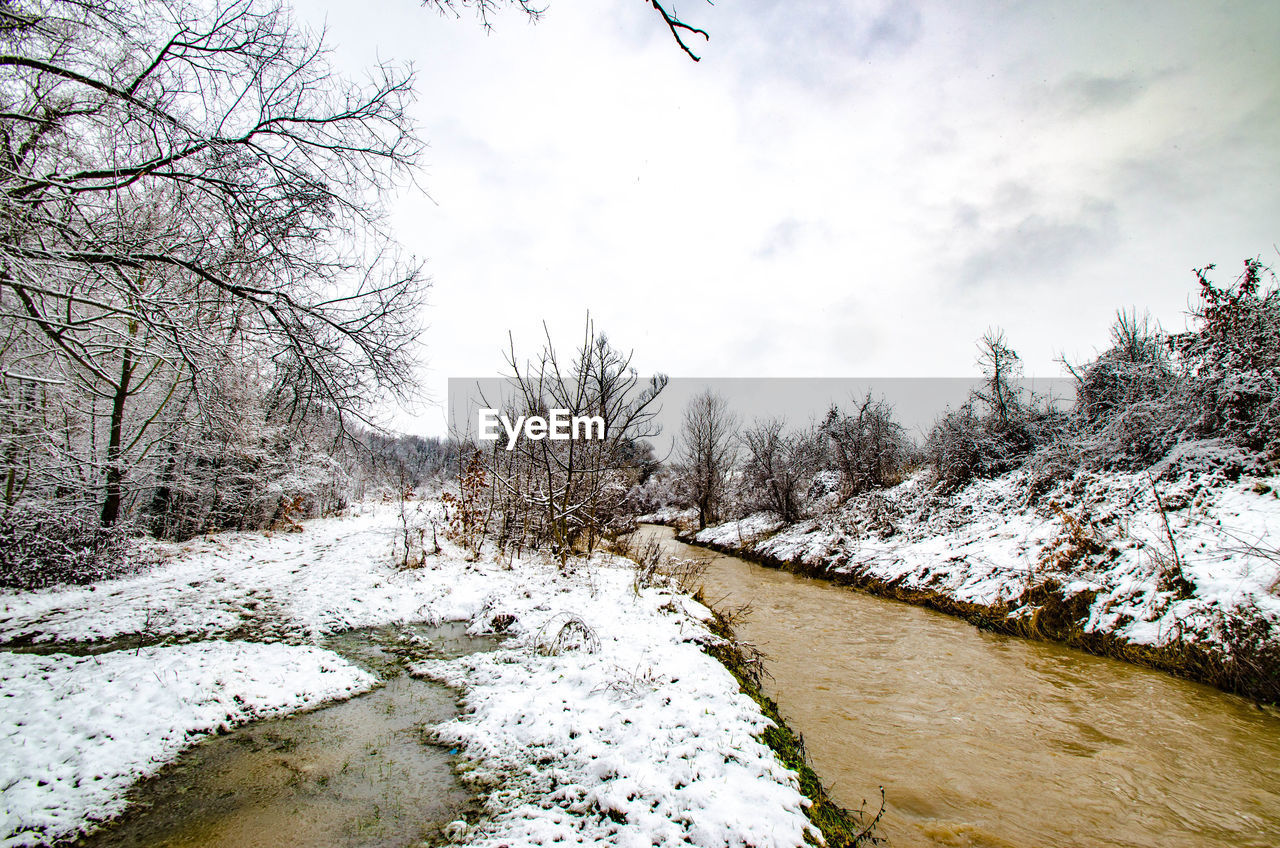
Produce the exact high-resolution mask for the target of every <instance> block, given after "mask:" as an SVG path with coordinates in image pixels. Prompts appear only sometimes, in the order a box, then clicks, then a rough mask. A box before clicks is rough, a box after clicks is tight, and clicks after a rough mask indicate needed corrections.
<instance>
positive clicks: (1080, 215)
mask: <svg viewBox="0 0 1280 848" xmlns="http://www.w3.org/2000/svg"><path fill="white" fill-rule="evenodd" d="M294 4H295V9H296V12H297V15H298V18H299V20H300V21H301V22H302V23H304V24H306V25H309V26H314V27H320V26H325V25H327V28H328V35H327V41H328V43H329V44H330V45H331V46H332V47H333V48H334V50H335V60H336V62H337V63H338V65H339V66H340V67H341V68H343V69H345V70H347V71H348V72H355V71H358V69H359V68H360V67H362V66H366V65H369V64H371V63H372V62H374V61H376V60H377V59H378V58H382V59H386V60H392V61H407V62H412V63H413V65H414V67H415V69H416V72H417V81H418V82H417V92H418V102H417V105H416V106H415V109H414V114H415V117H416V118H417V120H418V121H419V122H420V125H421V130H422V134H423V137H424V138H425V140H426V141H427V142H428V143H429V145H430V147H429V149H428V150H427V153H426V156H425V158H424V168H423V171H422V174H421V176H420V179H419V182H420V184H421V187H422V189H423V190H425V192H426V193H427V194H429V197H428V196H426V195H425V194H423V193H422V192H421V191H419V190H417V189H410V190H406V191H405V192H403V193H402V194H401V196H399V197H398V198H397V199H396V200H395V203H394V206H393V226H394V229H395V232H396V233H397V234H398V237H399V240H400V241H401V243H402V244H404V245H405V246H406V247H407V248H408V249H409V250H410V251H412V252H413V253H415V254H417V255H418V256H419V257H421V258H424V259H426V260H428V269H429V273H430V275H431V278H432V280H433V288H432V292H431V306H430V308H429V309H428V310H427V312H426V314H425V315H424V320H425V322H426V323H427V324H428V325H429V329H428V331H427V332H426V334H425V341H426V349H425V351H424V359H425V361H426V362H427V368H426V370H425V371H424V383H425V386H426V389H427V390H428V391H429V392H430V393H431V394H433V395H434V396H435V397H436V398H437V400H438V401H439V402H441V403H442V402H443V400H444V394H445V386H446V380H447V378H449V377H461V376H472V375H474V376H486V375H491V374H493V373H495V372H496V371H498V369H499V368H500V367H501V365H502V359H501V353H500V349H501V348H502V347H503V345H504V344H505V339H506V333H507V331H508V330H511V331H513V332H514V333H515V337H516V341H517V345H518V346H521V347H523V348H525V349H528V350H529V352H530V353H532V349H533V347H534V346H535V345H536V343H537V342H538V339H539V334H540V332H541V321H543V320H544V319H545V320H546V321H547V322H548V323H549V324H550V326H551V328H552V331H553V333H554V334H556V335H557V337H559V338H561V339H564V345H565V347H566V348H567V347H570V346H571V345H572V344H573V342H574V340H576V338H577V337H578V334H580V331H581V324H582V321H583V318H584V316H585V313H586V310H587V309H590V310H591V314H592V316H593V317H594V318H595V319H596V322H597V325H598V326H599V327H600V328H602V329H604V330H605V331H607V332H608V334H609V335H610V337H611V338H612V339H613V340H614V341H615V343H616V344H617V345H618V346H620V347H624V348H634V349H635V352H636V358H635V364H636V365H637V367H639V368H640V370H641V372H643V373H648V372H651V371H664V372H667V373H669V374H672V375H674V376H678V377H703V376H706V377H725V376H743V377H745V376H754V377H899V376H917V377H918V376H970V375H973V374H975V373H976V372H977V366H976V364H975V355H976V350H975V341H976V339H977V338H978V337H979V336H980V335H981V334H982V333H983V331H984V330H985V329H986V328H988V327H990V326H999V327H1002V328H1004V329H1005V331H1006V332H1007V334H1008V338H1009V341H1010V342H1011V344H1012V345H1013V347H1014V348H1015V349H1017V350H1018V351H1019V352H1020V353H1021V355H1022V357H1023V359H1024V361H1025V363H1026V372H1027V373H1028V375H1034V376H1040V377H1049V376H1057V375H1059V374H1061V369H1060V367H1059V366H1058V365H1057V364H1056V362H1055V359H1056V358H1057V357H1058V356H1060V355H1062V354H1066V355H1067V356H1068V357H1070V358H1073V359H1079V358H1083V357H1087V356H1089V355H1091V354H1092V353H1095V352H1096V351H1097V350H1099V349H1101V348H1102V347H1103V346H1104V345H1105V342H1106V336H1107V328H1108V325H1109V323H1110V320H1111V317H1112V315H1113V314H1114V312H1115V310H1116V309H1117V308H1120V307H1129V306H1137V307H1139V308H1143V309H1150V311H1151V313H1152V314H1153V315H1154V316H1155V317H1156V318H1158V319H1159V320H1160V321H1161V322H1162V323H1163V324H1164V325H1165V327H1166V328H1170V329H1181V328H1182V327H1183V326H1184V320H1185V312H1186V309H1187V307H1188V304H1189V302H1190V298H1191V296H1192V294H1193V292H1194V284H1195V278H1194V276H1193V274H1192V273H1191V269H1192V268H1193V267H1197V266H1201V265H1204V264H1206V263H1210V262H1214V263H1217V264H1218V266H1219V269H1220V270H1219V273H1218V275H1217V276H1218V279H1219V280H1221V281H1223V282H1226V281H1229V280H1230V279H1233V278H1234V277H1235V276H1236V275H1237V273H1238V268H1239V265H1240V262H1241V261H1242V260H1243V259H1244V258H1245V257H1248V256H1261V257H1262V258H1263V260H1264V261H1266V262H1267V263H1268V264H1274V263H1276V262H1277V261H1278V260H1280V255H1278V254H1277V250H1276V247H1275V245H1277V244H1280V214H1278V213H1280V86H1277V84H1276V81H1277V80H1280V3H1276V2H1274V0H1271V2H1258V3H1245V2H1239V3H1222V4H1215V3H1209V2H1189V3H1180V2H1170V0H1164V2H1154V3H1116V2H1106V3H1088V2H1072V3H1049V2H1043V3H1018V2H1006V3H1000V2H988V0H972V2H968V0H949V2H938V3H928V2H926V3H911V2H834V0H832V2H821V0H812V2H804V3H798V2H795V0H790V2H782V0H720V2H718V3H717V4H716V5H715V6H711V5H708V4H706V3H702V2H698V0H684V2H682V3H680V4H679V5H678V7H677V8H678V9H679V12H680V13H681V14H682V16H683V17H684V18H685V19H687V20H688V21H690V22H691V23H695V24H697V25H699V26H703V27H704V28H706V29H707V30H708V31H709V32H710V33H711V40H710V42H709V43H706V44H699V45H696V46H697V48H698V52H700V53H701V55H702V57H703V58H702V61H701V62H700V63H694V62H692V61H690V60H689V59H688V58H687V57H686V56H685V55H684V54H683V53H681V52H680V50H679V49H678V47H677V46H676V45H675V44H674V42H673V41H672V40H671V38H670V36H669V34H668V33H667V31H666V28H665V27H664V26H663V25H662V22H661V20H660V19H659V18H657V16H656V15H655V14H654V13H653V12H652V11H651V10H650V9H649V8H648V6H647V4H646V3H645V2H644V0H549V6H550V8H549V11H548V12H547V14H546V15H545V17H544V19H543V20H542V21H541V22H540V23H538V24H537V25H530V24H529V23H528V22H527V21H526V20H525V19H524V18H523V17H522V16H521V15H519V14H518V13H516V12H512V11H507V12H504V13H503V14H501V15H499V16H498V17H496V18H495V19H494V21H493V23H494V25H495V29H494V31H493V32H491V33H489V34H487V35H486V34H485V33H484V31H483V30H482V29H481V27H480V26H479V24H478V23H477V22H476V21H475V20H474V19H472V18H470V17H466V16H464V17H463V18H462V19H460V20H452V19H448V18H443V17H441V16H440V15H438V14H436V13H434V12H432V11H429V10H427V9H423V8H421V7H420V6H419V5H418V4H417V3H415V2H412V0H377V2H372V3H352V2H351V0H294ZM442 422H443V416H442V414H441V413H440V411H439V410H438V409H432V408H431V407H429V406H427V407H423V408H422V409H419V410H416V411H415V412H413V413H411V414H401V415H399V417H398V418H397V422H396V423H397V425H398V426H399V427H400V428H401V429H404V430H407V431H410V432H422V433H438V432H440V429H441V427H442V426H443V425H442Z"/></svg>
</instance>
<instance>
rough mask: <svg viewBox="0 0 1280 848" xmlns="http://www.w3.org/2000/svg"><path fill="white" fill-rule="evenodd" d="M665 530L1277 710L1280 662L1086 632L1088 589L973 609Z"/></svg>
mask: <svg viewBox="0 0 1280 848" xmlns="http://www.w3.org/2000/svg"><path fill="white" fill-rule="evenodd" d="M651 523H654V524H659V523H662V522H656V521H655V522H651ZM665 526H669V527H672V528H673V529H674V530H675V531H676V532H675V539H676V541H678V542H681V543H683V544H686V545H690V546H693V547H697V548H703V549H706V550H712V551H715V552H717V553H722V554H726V555H729V556H735V557H738V558H740V559H745V560H747V561H749V562H754V563H756V564H757V565H762V566H764V567H766V568H776V569H779V570H781V571H786V572H788V573H791V574H796V575H799V576H801V577H809V578H813V579H818V580H826V581H828V582H830V583H834V584H835V585H837V586H847V587H849V588H852V589H857V590H861V591H864V592H868V593H869V594H873V595H878V596H880V597H884V598H889V599H891V600H895V601H902V602H903V603H908V604H912V605H914V606H919V607H926V608H928V609H932V610H935V611H937V612H941V613H946V614H947V615H951V616H955V617H957V618H962V619H964V620H965V621H968V622H969V623H970V624H972V625H974V626H976V627H979V628H981V629H983V630H988V631H991V632H994V633H1001V634H1004V635H1008V636H1019V637H1021V638H1024V639H1035V640H1039V641H1044V642H1057V643H1059V644H1062V645H1066V646H1067V647H1070V648H1075V649H1077V650H1081V651H1084V652H1085V653H1089V654H1093V655H1095V656H1100V657H1108V658H1111V659H1118V660H1123V661H1125V662H1128V663H1132V664H1133V665H1138V666H1142V667H1144V668H1151V669H1155V670H1157V671H1162V672H1165V673H1167V674H1172V675H1174V676H1175V677H1181V678H1183V679H1185V680H1191V681H1193V682H1196V683H1203V684H1205V685H1208V686H1212V687H1214V688H1216V689H1220V690H1222V691H1224V692H1228V693H1230V694H1233V695H1240V696H1242V697H1245V698H1248V699H1250V700H1252V701H1254V702H1255V703H1258V704H1260V705H1269V706H1276V705H1280V657H1276V658H1269V659H1270V661H1269V662H1267V663H1265V664H1263V665H1262V666H1260V667H1253V665H1252V663H1250V662H1246V661H1245V660H1243V659H1241V658H1238V657H1235V656H1232V655H1230V654H1227V653H1225V652H1222V651H1214V650H1209V649H1206V648H1205V647H1204V646H1202V645H1199V644H1195V643H1191V642H1188V641H1186V640H1178V641H1176V642H1173V643H1170V644H1166V645H1144V644H1139V643H1135V642H1130V641H1128V640H1125V639H1122V638H1120V637H1118V636H1116V635H1114V634H1112V633H1105V632H1086V631H1085V630H1084V628H1083V627H1082V626H1081V624H1080V622H1081V620H1082V619H1084V618H1086V617H1087V613H1088V610H1089V607H1090V606H1091V605H1092V604H1093V601H1094V598H1095V593H1093V592H1089V591H1086V592H1080V593H1077V594H1075V595H1067V594H1066V593H1065V592H1064V591H1063V590H1062V587H1061V586H1060V585H1059V584H1057V583H1056V582H1053V581H1049V582H1045V583H1041V584H1038V585H1036V586H1033V587H1031V588H1029V589H1027V590H1024V592H1023V593H1022V595H1021V596H1019V597H1018V598H1016V599H1015V600H1014V602H1013V603H999V604H990V605H989V604H979V603H973V602H970V601H961V600H958V599H956V598H953V597H951V596H950V595H947V594H945V593H943V592H937V591H934V590H931V589H921V588H916V587H910V586H905V585H903V580H901V579H899V580H884V579H882V578H879V577H876V576H874V575H871V574H868V573H865V572H858V571H833V570H831V563H830V562H822V563H813V564H810V563H805V562H802V561H799V560H789V559H783V558H780V557H775V556H772V555H770V554H760V553H758V552H756V551H754V550H752V549H751V548H748V547H735V546H732V545H721V544H718V543H715V542H704V541H697V540H695V538H694V535H695V533H696V531H693V532H690V531H687V530H682V529H680V528H679V527H675V526H674V525H672V524H666V525H665ZM754 541H760V540H759V539H756V540H754ZM1024 607H1025V608H1028V609H1032V610H1033V612H1032V614H1031V615H1029V616H1019V617H1011V616H1010V613H1011V612H1012V611H1013V610H1015V609H1020V608H1024Z"/></svg>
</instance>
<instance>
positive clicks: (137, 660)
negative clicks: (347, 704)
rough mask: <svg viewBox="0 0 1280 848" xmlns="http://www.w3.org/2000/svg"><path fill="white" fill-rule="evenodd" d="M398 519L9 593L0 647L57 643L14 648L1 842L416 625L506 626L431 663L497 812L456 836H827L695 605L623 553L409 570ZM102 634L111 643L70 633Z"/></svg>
mask: <svg viewBox="0 0 1280 848" xmlns="http://www.w3.org/2000/svg"><path fill="white" fill-rule="evenodd" d="M428 508H433V507H431V506H430V505H428ZM399 530H400V516H399V510H398V508H396V507H390V506H380V507H367V508H365V509H364V510H363V511H362V512H360V514H357V515H353V516H351V517H347V518H340V519H327V520H322V521H315V522H310V523H308V524H307V525H306V529H305V530H304V531H303V532H301V533H296V534H293V533H291V534H277V535H274V536H269V535H267V534H256V533H243V534H227V535H223V536H218V537H212V538H208V539H201V540H196V541H193V542H191V543H188V544H186V545H182V546H174V547H171V548H168V549H166V550H165V554H166V555H167V558H166V561H164V562H163V563H161V564H160V565H157V566H155V567H153V568H151V569H150V570H148V571H146V572H145V573H141V574H138V575H135V576H131V577H126V578H123V579H119V580H113V581H106V582H103V583H99V584H96V585H94V586H89V587H78V588H66V589H58V590H49V591H43V592H34V593H21V594H18V593H8V594H4V595H0V642H3V643H4V644H6V645H10V646H12V645H15V644H23V645H30V646H35V647H43V648H47V649H51V650H53V651H55V652H54V653H49V654H45V655H33V654H21V653H15V652H13V651H11V650H5V651H0V675H2V678H0V679H3V687H4V692H3V694H4V697H3V698H0V788H2V791H3V800H4V819H3V826H2V827H0V845H6V846H9V845H13V846H17V845H34V844H41V843H42V842H47V841H50V840H53V839H56V838H60V837H66V836H68V835H71V834H74V833H75V832H77V831H78V830H81V829H83V828H85V827H88V826H90V825H91V822H92V821H94V820H98V819H101V818H104V817H107V816H110V815H113V814H115V813H117V812H119V810H120V808H121V804H122V800H121V798H122V794H123V792H124V791H125V790H126V789H127V788H128V786H129V785H130V784H131V783H132V782H133V781H134V780H136V779H137V778H138V777H140V776H142V775H145V774H148V773H151V772H154V771H155V770H156V769H158V768H159V767H160V766H161V765H163V764H164V763H165V762H166V761H168V760H170V759H172V758H173V757H174V756H175V755H176V754H177V752H178V751H179V750H181V748H182V747H183V746H184V745H186V744H189V743H190V742H193V741H196V740H197V739H198V738H199V737H200V736H202V735H203V734H206V733H209V732H212V731H216V730H217V729H219V728H220V727H223V726H229V725H231V724H236V723H241V722H244V721H248V720H252V719H254V718H257V717H260V716H265V715H274V714H280V713H283V712H287V711H290V710H296V709H302V708H306V707H311V706H315V705H318V704H321V703H323V702H324V701H326V700H330V699H333V698H340V697H346V696H349V695H352V694H355V693H358V692H360V691H364V690H366V689H368V688H369V687H371V686H374V685H377V681H376V679H375V678H373V677H372V676H370V675H369V674H368V673H366V672H365V671H362V670H361V669H359V668H356V667H355V666H353V665H351V664H350V663H348V662H347V661H346V660H344V659H342V658H341V657H340V656H338V655H337V654H334V653H332V652H330V651H328V650H325V649H323V648H321V647H319V646H318V642H319V640H320V639H321V638H322V637H323V636H324V635H326V634H331V633H334V632H339V631H342V630H346V629H350V628H354V627H368V626H375V625H381V624H388V623H395V622H414V621H425V622H430V623H441V622H445V621H465V622H468V623H469V626H470V630H471V632H475V633H484V632H494V631H502V632H504V633H505V634H507V637H508V638H507V639H506V640H505V641H504V642H503V643H502V645H501V647H500V648H498V649H497V650H495V651H492V652H488V653H483V654H475V655H471V656H468V657H464V658H461V659H456V660H447V661H446V660H428V661H423V662H420V663H419V664H418V665H417V666H416V669H415V670H416V671H417V672H418V673H420V674H423V675H425V676H429V677H433V678H436V679H440V680H443V681H446V682H448V683H449V684H451V685H453V686H455V687H457V688H458V689H459V690H460V691H461V693H462V694H461V697H462V700H463V704H464V707H465V709H464V711H463V714H462V715H461V716H460V717H459V718H458V719H456V720H454V721H452V722H448V723H446V724H444V725H442V726H440V727H438V728H436V729H435V733H436V735H437V736H438V737H439V738H440V739H441V740H442V741H445V742H447V743H449V744H451V745H454V746H456V749H457V750H458V751H459V758H460V762H459V769H460V771H461V773H462V775H463V777H464V780H465V781H466V782H467V783H468V785H470V786H471V787H472V788H473V789H474V790H475V791H476V792H477V794H478V795H479V796H480V798H481V800H482V802H483V807H484V815H483V816H481V817H480V819H479V820H478V821H475V822H472V823H470V824H469V825H463V824H461V823H458V824H455V826H453V827H452V828H451V836H453V837H454V838H461V839H464V840H465V841H466V842H469V843H471V844H476V845H494V846H496V845H500V844H504V843H506V844H517V843H518V844H530V843H539V842H541V843H550V842H555V841H557V840H564V841H571V842H577V841H579V840H586V841H603V842H608V843H609V844H615V845H646V846H648V845H677V844H679V845H686V844H695V845H708V846H718V845H755V846H774V845H776V846H796V845H802V844H804V842H805V836H806V834H811V833H813V830H812V826H811V825H810V823H809V821H808V819H807V818H806V816H805V813H804V809H805V806H806V805H807V803H808V802H807V801H806V800H805V799H804V798H803V797H802V795H801V794H800V792H799V789H798V784H797V780H796V777H795V774H794V773H793V772H791V771H788V770H787V769H785V768H783V767H782V766H781V765H780V764H779V762H778V760H777V758H776V757H775V755H774V754H773V752H772V751H771V750H770V749H769V748H767V747H766V746H765V745H764V744H763V743H761V742H760V741H758V737H759V735H760V733H761V732H762V731H763V730H764V729H765V727H766V726H767V719H765V718H764V716H763V715H762V714H761V712H760V709H759V707H758V706H757V705H756V703H755V702H754V701H752V700H751V699H750V698H749V697H748V696H746V695H744V694H742V693H741V692H740V691H739V686H738V684H737V682H736V681H735V680H734V678H733V677H732V676H731V675H730V674H729V672H728V671H726V670H725V669H724V668H723V667H722V666H721V665H720V664H719V663H718V662H717V661H716V660H714V659H713V658H711V657H710V656H708V655H707V654H706V653H705V652H704V651H703V649H702V648H703V646H705V645H708V644H712V643H714V642H715V640H716V638H717V637H715V636H713V635H712V634H711V633H710V631H709V630H708V629H707V627H706V625H705V623H704V622H705V619H706V618H707V616H708V611H707V610H706V609H705V608H704V607H703V606H702V605H700V604H698V603H696V602H694V601H692V600H690V599H689V598H687V597H683V596H680V595H676V594H672V593H671V592H669V591H666V590H663V589H660V588H652V587H650V588H642V587H638V586H637V585H636V583H635V581H634V572H633V570H632V568H631V566H630V563H629V562H628V561H626V560H621V559H618V558H614V557H604V556H597V557H596V558H594V559H593V560H592V561H591V562H589V563H583V562H579V563H571V567H570V568H569V569H567V570H565V569H561V568H560V567H559V565H558V564H557V563H554V562H546V561H543V560H540V559H537V558H532V557H525V558H516V559H514V560H511V561H508V560H506V559H504V560H503V561H502V562H501V563H499V562H495V561H492V560H491V559H485V558H484V557H481V558H480V559H479V560H478V561H467V558H466V557H464V556H463V553H462V552H461V551H460V550H458V549H456V548H454V547H453V546H451V545H449V544H448V543H447V542H444V541H443V539H442V540H441V542H442V546H443V548H442V550H441V552H440V553H438V554H434V555H428V556H427V558H426V561H425V563H424V564H423V566H422V567H420V568H415V569H409V570H401V569H397V568H396V567H395V566H394V564H393V560H392V556H391V549H392V543H393V540H394V538H395V536H396V534H397V532H398V531H399ZM104 640H117V641H116V642H112V643H110V644H109V645H107V646H106V647H110V648H113V649H114V650H107V651H105V652H102V653H96V654H94V655H92V656H84V657H75V656H71V655H70V654H69V653H67V652H66V651H67V650H69V649H72V648H76V649H79V648H82V647H85V646H87V644H89V643H93V642H99V643H101V642H103V641H104ZM73 643H83V644H78V645H77V644H73ZM59 649H61V650H62V651H63V652H57V651H59Z"/></svg>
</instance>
